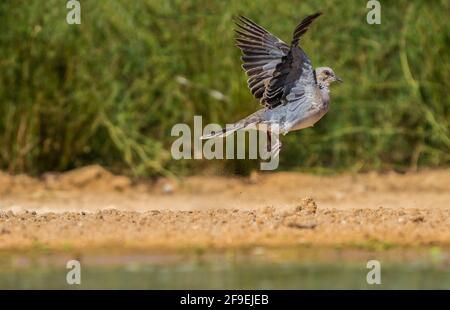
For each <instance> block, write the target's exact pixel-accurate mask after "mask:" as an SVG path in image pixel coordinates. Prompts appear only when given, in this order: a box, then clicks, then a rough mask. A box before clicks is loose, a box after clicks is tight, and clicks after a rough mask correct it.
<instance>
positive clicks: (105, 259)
mask: <svg viewBox="0 0 450 310" xmlns="http://www.w3.org/2000/svg"><path fill="white" fill-rule="evenodd" d="M291 252H292V251H291ZM291 252H289V253H291ZM360 252H361V253H360ZM295 253H296V255H298V253H297V252H295ZM402 253H403V252H402ZM235 254H236V253H234V254H233V255H232V256H231V258H230V255H229V254H220V255H212V256H207V257H202V258H201V259H199V258H198V256H192V255H188V256H183V255H181V256H179V255H178V256H177V255H147V254H145V255H142V254H141V255H134V256H133V255H126V256H123V255H122V256H121V255H102V256H98V255H97V256H90V257H83V258H80V261H81V285H69V284H67V282H66V275H67V272H68V271H70V270H69V269H67V268H66V266H65V264H66V262H67V261H68V260H69V259H70V255H62V256H46V257H45V258H44V259H42V257H37V258H36V257H34V258H32V259H30V257H28V256H20V255H19V256H17V255H16V256H14V257H12V258H10V259H9V260H8V261H9V263H8V264H6V263H5V259H3V263H2V264H0V289H450V268H449V264H448V257H447V256H445V255H444V256H442V255H441V256H440V257H441V259H440V260H436V259H431V258H432V257H433V256H430V259H427V258H426V257H428V256H424V255H418V257H419V258H417V259H413V258H411V257H410V254H408V255H406V256H407V257H409V258H407V259H406V258H405V259H403V258H402V259H397V260H395V259H394V260H393V259H392V258H389V257H390V256H392V255H396V254H395V253H390V254H389V253H375V254H374V253H367V252H364V251H353V252H352V253H347V251H340V254H339V255H335V254H333V255H329V254H327V255H328V257H329V259H311V257H308V258H307V259H298V256H296V255H292V253H291V254H290V255H285V254H282V255H279V253H278V254H277V255H273V253H268V252H263V253H259V254H258V255H256V256H255V255H253V254H250V255H247V254H246V255H241V256H237V255H235ZM346 255H347V256H346ZM435 256H436V255H435ZM55 257H56V258H55ZM269 257H270V258H269ZM319 257H322V258H323V257H324V253H321V255H319ZM349 257H351V258H352V259H349ZM369 257H377V258H378V259H380V263H381V285H369V284H368V283H367V280H366V277H367V273H368V272H369V271H371V269H368V268H367V267H366V264H367V261H368V258H369ZM424 257H425V259H424ZM442 258H443V259H442ZM11 262H13V263H11Z"/></svg>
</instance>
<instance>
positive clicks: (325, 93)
mask: <svg viewBox="0 0 450 310" xmlns="http://www.w3.org/2000/svg"><path fill="white" fill-rule="evenodd" d="M328 86H329V85H327V84H325V83H319V89H320V94H321V95H322V100H323V102H324V103H328V102H329V101H330V89H329V88H328Z"/></svg>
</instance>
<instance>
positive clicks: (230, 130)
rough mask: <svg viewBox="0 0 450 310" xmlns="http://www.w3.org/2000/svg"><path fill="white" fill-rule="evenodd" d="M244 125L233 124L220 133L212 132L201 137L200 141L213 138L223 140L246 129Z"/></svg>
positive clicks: (219, 131)
mask: <svg viewBox="0 0 450 310" xmlns="http://www.w3.org/2000/svg"><path fill="white" fill-rule="evenodd" d="M244 127H245V126H244V124H241V123H240V122H238V123H236V124H233V125H231V126H227V127H226V128H223V129H221V130H218V131H211V132H210V133H209V134H206V135H203V136H201V137H200V139H202V140H207V139H212V138H223V137H226V136H228V135H230V134H232V133H233V132H235V131H237V130H239V129H242V128H244Z"/></svg>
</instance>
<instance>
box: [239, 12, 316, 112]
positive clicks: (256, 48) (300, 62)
mask: <svg viewBox="0 0 450 310" xmlns="http://www.w3.org/2000/svg"><path fill="white" fill-rule="evenodd" d="M320 15H321V13H316V14H313V15H310V16H308V17H306V18H305V19H303V20H302V21H301V22H300V24H298V26H297V27H296V28H295V30H294V35H293V39H292V43H291V46H288V45H287V44H286V43H284V42H283V41H281V40H280V39H278V38H277V37H275V36H274V35H272V34H271V33H269V32H268V31H267V30H265V29H263V28H262V27H260V26H258V25H257V24H255V23H254V22H252V21H251V20H249V19H248V18H246V17H243V16H240V17H239V18H238V22H240V23H237V25H238V29H237V30H236V33H237V34H238V37H237V39H236V41H237V43H238V44H237V46H238V47H239V48H240V49H241V50H242V52H243V54H244V55H243V56H242V60H243V62H244V64H243V68H244V70H245V71H246V72H247V75H248V76H249V80H248V85H249V88H250V90H251V92H252V94H253V95H254V96H255V97H256V98H258V99H260V101H261V104H263V105H264V106H266V107H268V108H269V109H273V108H275V107H277V106H279V105H280V104H286V103H289V102H293V101H295V102H297V101H299V100H304V98H310V96H312V94H305V92H308V90H309V92H311V89H312V87H308V86H313V85H315V84H317V81H316V80H315V75H314V69H313V67H312V64H311V61H310V59H309V58H308V56H307V55H306V54H305V52H304V51H303V50H302V49H301V48H300V47H298V46H297V45H298V42H299V40H300V37H301V36H302V35H303V34H305V33H306V31H308V29H309V26H310V25H311V23H312V22H313V20H314V19H315V18H317V17H318V16H320ZM302 98H303V99H302Z"/></svg>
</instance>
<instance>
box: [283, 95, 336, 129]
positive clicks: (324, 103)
mask: <svg viewBox="0 0 450 310" xmlns="http://www.w3.org/2000/svg"><path fill="white" fill-rule="evenodd" d="M329 102H330V96H329V93H328V92H327V91H321V90H317V92H316V94H315V96H314V99H313V100H312V102H311V104H310V106H309V107H308V108H307V109H306V110H302V111H301V112H300V111H299V112H300V114H299V115H297V116H296V119H295V121H294V122H293V124H292V127H291V128H290V130H289V131H293V130H300V129H304V128H308V127H312V126H314V124H315V123H317V122H318V121H319V120H320V119H321V118H322V117H323V116H324V115H325V114H327V112H328V109H329Z"/></svg>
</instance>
